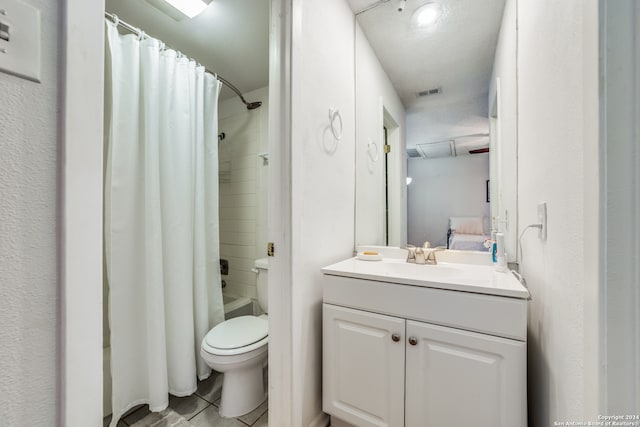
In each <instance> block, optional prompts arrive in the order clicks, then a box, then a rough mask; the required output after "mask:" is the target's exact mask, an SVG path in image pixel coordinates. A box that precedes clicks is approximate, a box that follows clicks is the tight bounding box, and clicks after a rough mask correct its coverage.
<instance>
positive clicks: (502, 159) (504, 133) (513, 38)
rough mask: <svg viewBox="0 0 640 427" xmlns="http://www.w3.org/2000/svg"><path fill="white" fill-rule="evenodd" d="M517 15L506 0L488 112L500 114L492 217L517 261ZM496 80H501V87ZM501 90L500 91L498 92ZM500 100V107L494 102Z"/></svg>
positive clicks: (494, 150) (513, 0)
mask: <svg viewBox="0 0 640 427" xmlns="http://www.w3.org/2000/svg"><path fill="white" fill-rule="evenodd" d="M516 20H517V16H516V0H506V2H505V6H504V13H503V15H502V26H501V27H500V36H499V38H498V45H497V47H496V56H495V60H494V63H493V73H492V74H491V84H490V89H489V99H488V102H489V111H490V112H493V111H496V112H497V115H498V120H497V123H498V128H497V129H495V131H496V134H497V140H498V141H499V142H498V145H499V146H496V147H492V156H494V160H493V161H492V165H491V167H492V171H491V175H492V176H491V184H492V185H491V187H492V191H491V193H492V200H491V201H492V203H491V204H492V206H495V207H496V208H495V209H494V210H495V212H491V216H493V217H500V220H501V221H507V222H506V223H505V222H500V223H498V224H496V226H498V227H499V231H502V232H503V233H504V234H505V247H506V251H507V257H508V260H509V261H516V244H517V240H518V236H517V234H518V215H517V209H516V208H517V204H518V194H517V193H518V189H517V186H518V85H517V64H516V58H517V41H518V35H517V22H516ZM497 81H499V82H500V84H499V90H498V85H497ZM498 92H499V93H498ZM497 98H499V99H498V105H497V108H495V110H494V107H495V105H494V103H495V101H496V99H497Z"/></svg>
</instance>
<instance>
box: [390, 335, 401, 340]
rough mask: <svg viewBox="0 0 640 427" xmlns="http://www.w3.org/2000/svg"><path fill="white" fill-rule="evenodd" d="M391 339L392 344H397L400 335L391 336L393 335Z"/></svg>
mask: <svg viewBox="0 0 640 427" xmlns="http://www.w3.org/2000/svg"><path fill="white" fill-rule="evenodd" d="M391 339H392V340H393V342H398V341H400V334H393V335H391Z"/></svg>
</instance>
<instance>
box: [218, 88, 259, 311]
mask: <svg viewBox="0 0 640 427" xmlns="http://www.w3.org/2000/svg"><path fill="white" fill-rule="evenodd" d="M243 95H244V97H245V99H247V100H248V101H250V102H254V101H262V106H261V107H260V108H258V109H255V110H247V108H246V106H245V105H244V104H243V103H242V102H241V101H240V99H239V98H237V97H236V98H232V99H229V100H226V101H222V102H220V106H219V114H218V117H219V123H218V133H222V132H224V133H225V139H224V140H223V141H221V142H220V143H219V145H218V150H219V162H220V169H219V171H220V174H219V176H220V203H219V205H220V257H221V258H223V259H227V260H228V261H229V275H228V276H222V279H223V280H225V281H226V283H227V287H226V288H225V292H228V293H231V294H234V295H240V296H246V297H249V298H253V299H256V298H257V288H256V274H255V273H254V272H252V271H251V269H252V268H253V266H254V261H255V260H256V259H258V258H263V257H265V256H266V247H267V200H268V199H267V171H268V167H269V166H268V165H266V164H264V162H263V161H262V158H260V157H259V156H258V154H261V153H266V152H267V151H268V149H267V143H268V119H269V89H268V88H267V87H265V88H262V89H258V90H254V91H252V92H248V93H246V94H243Z"/></svg>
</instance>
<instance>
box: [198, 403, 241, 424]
mask: <svg viewBox="0 0 640 427" xmlns="http://www.w3.org/2000/svg"><path fill="white" fill-rule="evenodd" d="M190 422H191V424H192V425H193V427H246V424H244V423H242V422H240V421H238V420H237V419H235V418H223V417H221V416H220V414H219V413H218V408H216V407H215V406H209V407H208V408H207V409H205V410H204V411H202V412H200V413H199V414H198V415H196V416H195V417H193V418H192V419H191V421H190Z"/></svg>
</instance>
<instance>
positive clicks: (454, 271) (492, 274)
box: [322, 258, 529, 299]
mask: <svg viewBox="0 0 640 427" xmlns="http://www.w3.org/2000/svg"><path fill="white" fill-rule="evenodd" d="M322 272H323V273H324V274H329V275H334V276H344V277H354V278H357V279H367V280H375V281H380V282H391V283H399V284H404V285H412V286H422V287H427V288H435V289H447V290H452V291H463V292H473V293H477V294H485V295H498V296H505V297H513V298H522V299H526V298H529V291H528V290H527V288H525V287H524V286H523V285H522V284H521V283H520V282H519V281H518V280H517V279H516V278H515V276H514V275H513V274H512V273H511V272H506V273H501V272H497V271H496V269H495V267H494V266H484V265H471V264H459V263H447V262H439V263H438V264H437V265H427V264H412V263H407V262H406V261H405V260H404V259H394V258H384V259H383V260H381V261H363V260H359V259H357V258H349V259H347V260H344V261H341V262H338V263H336V264H332V265H329V266H327V267H324V268H322Z"/></svg>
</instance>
